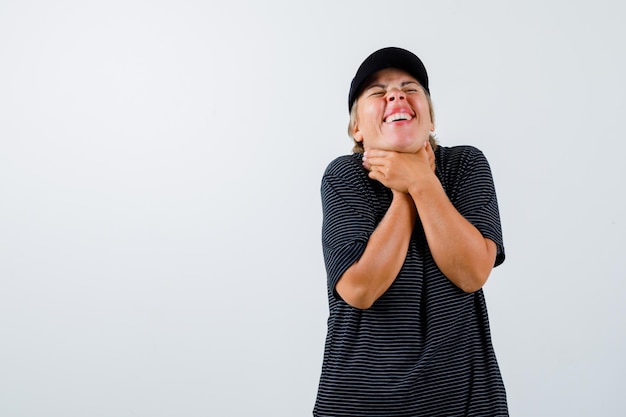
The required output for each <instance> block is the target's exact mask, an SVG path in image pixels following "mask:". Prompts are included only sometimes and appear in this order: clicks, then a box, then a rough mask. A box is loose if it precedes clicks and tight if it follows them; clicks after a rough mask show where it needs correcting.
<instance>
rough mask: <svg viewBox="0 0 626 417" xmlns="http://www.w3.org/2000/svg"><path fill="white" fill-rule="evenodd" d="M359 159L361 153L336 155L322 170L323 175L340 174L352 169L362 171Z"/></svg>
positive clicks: (360, 158) (349, 171) (352, 170)
mask: <svg viewBox="0 0 626 417" xmlns="http://www.w3.org/2000/svg"><path fill="white" fill-rule="evenodd" d="M361 161H362V154H358V153H354V154H352V155H342V156H340V157H337V158H335V159H334V160H333V161H331V162H330V163H329V164H328V166H327V167H326V170H325V171H324V176H337V175H339V176H341V175H344V174H346V173H351V172H354V171H362V170H363V166H362V164H361Z"/></svg>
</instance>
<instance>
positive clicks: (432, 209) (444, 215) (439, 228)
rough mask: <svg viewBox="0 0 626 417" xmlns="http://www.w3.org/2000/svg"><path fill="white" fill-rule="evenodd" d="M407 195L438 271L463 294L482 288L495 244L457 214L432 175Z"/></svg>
mask: <svg viewBox="0 0 626 417" xmlns="http://www.w3.org/2000/svg"><path fill="white" fill-rule="evenodd" d="M409 191H410V194H411V196H412V197H413V200H414V201H415V205H416V207H417V211H418V213H419V216H420V221H421V222H422V226H423V228H424V233H425V235H426V239H427V241H428V246H429V248H430V251H431V253H432V255H433V259H434V260H435V263H436V264H437V266H438V267H439V269H440V270H441V271H442V272H443V273H444V275H445V276H446V277H447V278H448V279H449V280H450V281H452V282H453V283H454V284H455V285H456V286H457V287H459V288H460V289H462V290H463V291H466V292H474V291H477V290H479V289H480V288H482V286H483V285H484V284H485V282H486V281H487V278H488V277H489V274H490V273H491V270H492V269H493V265H494V261H495V256H496V245H495V243H493V242H492V241H491V240H489V239H485V238H484V237H483V235H482V234H481V233H480V231H479V230H478V229H477V228H476V227H475V226H474V225H472V224H471V223H470V222H469V221H467V220H466V219H465V218H464V217H463V216H462V215H461V214H460V213H459V212H458V211H457V209H456V208H455V207H454V206H453V205H452V203H451V202H450V200H449V199H448V196H447V195H446V193H445V191H444V189H443V187H442V186H441V183H440V182H439V180H438V179H437V178H436V176H435V175H433V176H432V177H431V178H430V180H429V181H422V182H420V184H419V187H412V188H410V189H409Z"/></svg>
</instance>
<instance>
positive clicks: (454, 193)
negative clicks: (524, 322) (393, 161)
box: [313, 146, 508, 417]
mask: <svg viewBox="0 0 626 417" xmlns="http://www.w3.org/2000/svg"><path fill="white" fill-rule="evenodd" d="M435 157H436V174H437V176H438V178H439V180H440V181H441V184H442V185H443V188H444V189H445V191H446V194H447V195H448V197H449V198H450V201H451V202H452V204H453V205H454V206H455V207H456V209H457V210H458V211H459V212H460V213H461V215H463V216H464V217H465V218H466V219H467V220H468V221H470V222H471V223H472V224H473V225H474V226H475V227H476V228H477V229H478V230H479V231H480V232H481V233H482V234H483V236H485V237H487V238H489V239H491V240H493V241H494V242H495V243H496V245H497V257H496V262H495V264H496V266H497V265H499V264H500V263H502V262H503V261H504V246H503V241H502V231H501V226H500V215H499V212H498V203H497V199H496V193H495V188H494V184H493V179H492V176H491V170H490V168H489V164H488V162H487V160H486V158H485V157H484V155H483V153H482V152H481V151H479V150H478V149H476V148H474V147H471V146H457V147H442V146H439V147H438V148H437V150H436V151H435ZM361 159H362V155H361V154H353V155H346V156H342V157H339V158H337V159H336V160H334V161H333V162H331V163H330V164H329V166H328V168H327V169H326V171H325V173H324V176H323V179H322V186H321V193H322V208H323V226H322V244H323V253H324V259H325V263H326V271H327V278H328V300H329V307H330V316H329V319H328V334H327V338H326V344H325V352H324V361H323V365H322V375H321V378H320V384H319V390H318V394H317V400H316V402H315V408H314V410H313V415H314V416H317V417H330V416H332V417H340V416H346V417H348V416H350V417H368V416H376V417H400V416H402V417H420V416H424V417H436V416H446V417H455V416H479V417H495V416H508V411H507V402H506V393H505V389H504V385H503V383H502V378H501V376H500V370H499V368H498V364H497V362H496V357H495V354H494V350H493V346H492V343H491V335H490V331H489V319H488V316H487V308H486V304H485V298H484V295H483V291H482V290H479V291H477V292H475V293H465V292H463V291H462V290H460V289H459V288H457V287H456V286H455V285H454V284H453V283H452V282H451V281H449V280H448V279H447V278H446V277H445V276H444V275H443V274H442V272H441V271H440V270H439V268H438V267H437V265H436V264H435V261H434V260H433V257H432V255H431V253H430V251H429V249H428V245H427V243H426V238H425V235H424V230H423V228H422V225H421V223H420V221H419V218H418V220H417V221H416V225H415V228H414V230H413V234H412V236H411V241H410V244H409V248H408V253H407V256H406V260H405V262H404V265H403V266H402V269H401V270H400V273H399V274H398V276H397V278H396V279H395V281H394V282H393V284H392V285H391V286H390V287H389V289H388V290H387V292H385V293H384V294H383V295H382V296H381V297H380V298H379V299H378V300H377V301H376V302H375V303H374V304H373V305H372V307H370V308H369V309H366V310H359V309H356V308H353V307H351V306H349V305H348V304H347V303H345V302H344V301H343V300H342V299H341V298H340V297H339V295H338V294H337V292H336V291H335V285H336V284H337V281H338V280H339V278H340V277H341V276H342V274H343V273H344V272H345V271H346V269H348V268H349V267H350V266H351V265H352V264H353V263H354V262H355V261H357V260H358V259H359V257H360V256H361V255H362V254H363V251H364V249H365V246H366V244H367V241H368V239H369V236H370V235H371V234H372V232H373V231H374V229H375V228H376V226H377V225H378V223H379V222H380V220H381V219H382V217H383V216H384V214H385V212H386V210H387V208H388V207H389V205H390V203H391V197H392V194H391V190H389V189H388V188H386V187H384V186H383V185H382V184H381V183H379V182H377V181H373V180H370V179H369V178H368V176H367V172H366V171H365V170H364V168H363V167H362V165H361Z"/></svg>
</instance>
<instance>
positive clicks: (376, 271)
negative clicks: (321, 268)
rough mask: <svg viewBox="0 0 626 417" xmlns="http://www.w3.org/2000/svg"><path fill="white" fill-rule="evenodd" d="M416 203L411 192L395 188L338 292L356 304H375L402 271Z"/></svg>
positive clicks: (364, 305)
mask: <svg viewBox="0 0 626 417" xmlns="http://www.w3.org/2000/svg"><path fill="white" fill-rule="evenodd" d="M415 218H416V213H415V206H414V204H413V201H412V200H411V197H410V196H409V195H408V194H404V193H397V192H394V197H393V200H392V202H391V205H390V206H389V209H388V210H387V213H386V214H385V216H384V217H383V219H382V220H381V222H380V223H379V224H378V226H377V227H376V229H375V230H374V232H373V233H372V235H371V236H370V238H369V240H368V242H367V246H366V248H365V251H364V252H363V255H362V256H361V257H360V258H359V260H358V261H357V262H355V263H354V264H352V266H351V267H350V268H348V269H347V270H346V272H345V273H344V274H343V275H342V277H341V278H340V279H339V281H338V282H337V285H336V290H337V293H338V294H339V295H340V296H341V298H342V299H343V300H344V301H345V302H347V303H348V304H350V305H351V306H353V307H356V308H360V309H365V308H369V307H371V305H372V304H373V303H374V301H376V300H377V299H378V298H379V297H380V296H381V295H383V294H384V293H385V291H387V289H388V288H389V286H391V284H392V283H393V281H394V280H395V278H396V276H397V275H398V273H399V272H400V269H401V268H402V265H403V263H404V260H405V258H406V253H407V250H408V246H409V242H410V240H411V234H412V232H413V226H414V225H415Z"/></svg>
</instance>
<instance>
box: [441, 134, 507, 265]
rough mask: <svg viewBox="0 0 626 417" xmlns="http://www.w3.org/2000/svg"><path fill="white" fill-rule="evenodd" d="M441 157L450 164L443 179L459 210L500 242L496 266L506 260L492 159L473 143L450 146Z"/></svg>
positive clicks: (487, 235) (485, 232)
mask: <svg viewBox="0 0 626 417" xmlns="http://www.w3.org/2000/svg"><path fill="white" fill-rule="evenodd" d="M446 153H449V154H448V155H445V156H443V155H442V156H443V157H442V159H443V161H442V162H444V164H445V162H447V163H448V166H447V167H442V171H444V175H443V177H444V178H443V181H442V183H443V184H444V188H445V189H446V193H447V194H448V197H449V198H450V201H451V202H452V204H453V205H454V206H455V207H456V209H457V210H458V211H459V213H460V214H461V215H462V216H463V217H465V218H466V219H467V220H468V221H469V222H470V223H472V224H473V225H474V226H475V227H476V228H477V229H478V230H479V231H480V232H481V233H482V235H483V236H484V237H486V238H488V239H490V240H492V241H493V242H495V244H496V246H497V253H496V260H495V264H494V266H498V265H500V264H501V263H502V262H504V258H505V252H504V242H503V238H502V225H501V222H500V211H499V208H498V199H497V197H496V190H495V186H494V182H493V176H492V173H491V168H490V166H489V162H488V161H487V158H486V157H485V155H484V154H483V153H482V152H481V151H480V150H478V149H476V148H474V147H471V146H463V147H454V148H448V152H446Z"/></svg>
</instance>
